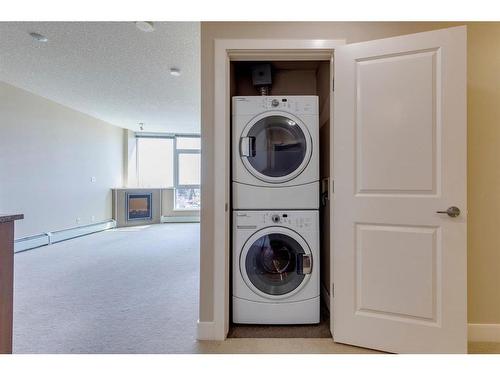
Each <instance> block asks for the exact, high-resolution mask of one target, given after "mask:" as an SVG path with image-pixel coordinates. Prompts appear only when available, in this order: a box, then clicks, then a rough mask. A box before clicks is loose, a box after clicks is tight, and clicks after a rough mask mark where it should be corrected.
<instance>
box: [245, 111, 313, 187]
mask: <svg viewBox="0 0 500 375" xmlns="http://www.w3.org/2000/svg"><path fill="white" fill-rule="evenodd" d="M311 155H312V141H311V136H310V134H309V132H308V130H307V128H306V126H305V125H304V124H303V123H302V122H301V121H300V120H299V119H298V118H297V117H295V116H293V115H291V114H289V113H285V112H278V111H274V112H266V113H265V114H262V115H259V116H257V117H255V118H253V119H252V121H251V122H250V123H248V125H247V126H246V127H245V129H244V131H243V133H242V135H241V138H240V157H241V159H242V162H243V164H244V165H245V167H246V168H247V170H248V171H249V172H250V173H251V174H252V175H254V176H255V177H257V178H258V179H260V180H262V181H265V182H270V183H281V182H285V181H289V180H292V179H293V178H295V177H297V176H298V175H299V174H300V173H301V172H302V171H303V170H304V168H305V167H306V166H307V164H308V163H309V160H310V159H311Z"/></svg>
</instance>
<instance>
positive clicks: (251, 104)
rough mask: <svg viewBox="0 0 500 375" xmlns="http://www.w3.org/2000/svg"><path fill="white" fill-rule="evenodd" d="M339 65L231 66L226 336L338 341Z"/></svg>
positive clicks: (238, 63) (287, 62)
mask: <svg viewBox="0 0 500 375" xmlns="http://www.w3.org/2000/svg"><path fill="white" fill-rule="evenodd" d="M331 68H332V66H331V62H330V61H329V60H318V61H311V60H304V61H300V60H297V61H290V60H283V61H280V60H276V61H231V62H230V98H231V104H230V106H231V136H230V138H231V207H230V208H231V218H232V220H231V244H232V246H231V248H232V251H231V261H230V264H231V267H230V269H231V278H230V279H231V288H230V289H231V293H230V294H231V298H232V300H231V302H230V329H229V334H228V337H235V338H244V337H331V334H330V323H329V315H330V313H329V304H330V302H329V292H330V287H329V286H330V284H331V281H330V217H331V213H330V200H329V198H330V197H329V194H330V192H329V187H330V186H331V182H330V163H329V161H330V153H331V149H330V148H331V146H332V145H331V144H330V132H331V121H330V116H331V113H330V108H331V100H332V96H331V92H332V90H333V82H332V79H331V76H332V69H331ZM264 134H265V135H264ZM313 284H314V285H313Z"/></svg>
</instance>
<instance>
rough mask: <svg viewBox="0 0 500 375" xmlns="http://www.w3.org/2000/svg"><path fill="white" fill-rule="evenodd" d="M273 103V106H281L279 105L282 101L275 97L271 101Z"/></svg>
mask: <svg viewBox="0 0 500 375" xmlns="http://www.w3.org/2000/svg"><path fill="white" fill-rule="evenodd" d="M271 105H272V106H273V107H277V106H279V105H280V102H279V100H278V99H273V100H272V102H271Z"/></svg>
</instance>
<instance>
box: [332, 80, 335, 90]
mask: <svg viewBox="0 0 500 375" xmlns="http://www.w3.org/2000/svg"><path fill="white" fill-rule="evenodd" d="M332 91H335V79H334V78H333V79H332Z"/></svg>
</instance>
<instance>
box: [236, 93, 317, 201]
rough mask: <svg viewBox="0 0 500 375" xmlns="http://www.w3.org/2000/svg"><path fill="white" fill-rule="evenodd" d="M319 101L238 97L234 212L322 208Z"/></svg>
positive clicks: (296, 98) (296, 97) (310, 99)
mask: <svg viewBox="0 0 500 375" xmlns="http://www.w3.org/2000/svg"><path fill="white" fill-rule="evenodd" d="M318 123H319V116H318V97H317V96H235V97H233V118H232V146H233V147H232V150H233V151H232V156H233V157H232V171H233V173H232V174H233V177H232V180H233V208H234V209H236V210H242V209H247V210H252V209H284V208H286V209H296V210H300V209H318V208H319V125H318Z"/></svg>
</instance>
